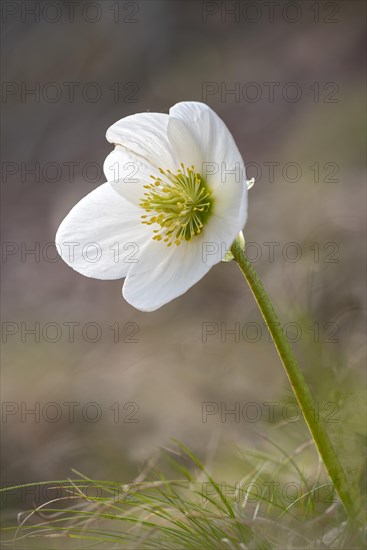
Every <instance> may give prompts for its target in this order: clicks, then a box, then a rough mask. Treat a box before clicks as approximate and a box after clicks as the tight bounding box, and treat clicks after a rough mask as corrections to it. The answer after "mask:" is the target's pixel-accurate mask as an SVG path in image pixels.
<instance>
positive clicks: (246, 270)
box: [231, 239, 356, 518]
mask: <svg viewBox="0 0 367 550" xmlns="http://www.w3.org/2000/svg"><path fill="white" fill-rule="evenodd" d="M231 252H232V254H233V256H234V259H235V260H236V262H237V263H238V265H239V267H240V269H241V271H242V273H243V275H244V276H245V279H246V281H247V282H248V284H249V286H250V288H251V290H252V293H253V295H254V297H255V300H256V302H257V304H258V306H259V308H260V311H261V313H262V315H263V317H264V320H265V322H266V325H267V327H268V330H269V332H270V334H271V336H272V338H273V340H274V344H275V346H276V349H277V351H278V354H279V357H280V359H281V361H282V363H283V366H284V368H285V371H286V373H287V375H288V378H289V381H290V383H291V386H292V389H293V392H294V395H295V396H296V399H297V401H298V404H299V406H300V408H301V410H302V413H303V416H304V418H305V420H306V422H307V425H308V427H309V430H310V432H311V434H312V437H313V440H314V442H315V444H316V447H317V449H318V451H319V453H320V456H321V458H322V460H323V462H324V464H325V467H326V469H327V471H328V474H329V476H330V478H331V480H332V482H333V484H334V487H335V489H336V491H337V492H338V495H339V497H340V500H341V501H342V503H343V505H344V507H345V509H346V511H347V513H348V514H349V516H350V517H351V518H355V517H356V512H355V509H354V502H353V499H352V498H351V497H350V494H349V491H348V485H350V484H349V483H348V479H347V476H346V474H345V471H344V469H343V467H342V465H341V463H340V461H339V458H338V455H337V452H336V451H335V449H334V447H333V446H332V444H331V441H330V438H329V436H328V433H327V431H326V429H325V425H324V424H323V422H320V420H319V419H317V418H316V415H315V411H316V407H315V402H314V400H313V397H312V394H311V392H310V390H309V388H308V386H307V383H306V381H305V379H304V376H303V374H302V372H301V370H300V369H299V367H298V365H297V361H296V358H295V356H294V353H293V351H292V349H291V347H290V345H289V343H288V341H287V339H286V338H285V336H284V333H283V330H282V328H281V325H280V322H279V320H278V317H277V314H276V313H275V311H274V308H273V306H272V304H271V302H270V299H269V297H268V295H267V293H266V290H265V289H264V287H263V285H262V283H261V281H260V279H259V277H258V275H257V273H256V271H255V270H254V268H253V267H252V265H251V263H250V262H249V260H248V258H247V257H246V255H245V252H244V250H243V243H241V241H240V240H239V239H237V240H236V241H235V242H234V243H233V245H232V247H231Z"/></svg>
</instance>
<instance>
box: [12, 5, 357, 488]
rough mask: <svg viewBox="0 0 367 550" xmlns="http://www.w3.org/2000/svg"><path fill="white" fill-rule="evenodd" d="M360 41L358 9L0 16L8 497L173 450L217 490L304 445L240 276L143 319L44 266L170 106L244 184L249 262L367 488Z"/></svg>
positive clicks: (117, 286) (101, 288)
mask: <svg viewBox="0 0 367 550" xmlns="http://www.w3.org/2000/svg"><path fill="white" fill-rule="evenodd" d="M71 4H72V3H71ZM364 21H365V4H364V3H363V2H359V1H353V0H352V1H348V2H346V1H343V2H340V1H337V2H322V1H320V2H307V1H302V2H292V3H290V2H280V3H279V2H278V3H276V2H274V3H272V2H270V3H269V2H262V1H260V2H256V3H254V2H246V1H243V2H220V1H219V2H201V1H188V0H186V1H160V0H157V1H141V0H139V1H129V2H124V1H116V2H112V1H111V2H110V1H108V0H106V1H103V2H102V1H101V2H98V1H93V2H84V1H82V2H75V3H74V7H70V4H69V3H65V2H59V1H56V2H55V1H53V2H47V1H46V2H41V3H39V2H32V1H27V2H23V1H20V2H15V1H9V2H3V3H2V31H3V32H2V65H3V76H2V109H3V117H2V136H3V145H2V194H3V201H2V205H3V249H2V270H3V286H2V295H3V299H2V319H3V334H2V341H3V344H2V345H3V366H2V392H3V394H2V399H3V410H2V412H3V425H2V428H3V429H2V432H3V445H2V451H3V456H2V465H3V480H4V482H5V483H14V482H17V483H20V482H30V481H41V480H48V479H64V478H65V477H67V476H69V475H70V473H71V468H76V469H77V470H79V471H81V472H83V473H84V474H85V475H87V476H89V477H91V478H97V479H116V480H119V481H129V480H131V479H132V478H133V477H134V476H135V475H137V473H138V472H139V471H140V469H141V467H142V465H143V464H144V463H145V462H146V461H147V460H148V459H149V458H150V457H151V456H152V455H153V454H154V453H155V451H156V449H157V448H159V447H160V446H163V447H166V446H169V445H170V444H171V443H170V440H171V438H172V437H175V438H177V439H179V440H181V441H183V442H184V443H185V444H186V445H188V446H189V447H191V448H192V449H193V450H194V451H195V452H197V453H199V454H200V456H203V457H204V458H205V459H207V460H210V459H212V460H213V461H214V460H217V461H218V462H217V463H219V462H222V463H223V464H224V465H225V466H223V473H222V474H221V475H223V476H224V477H225V476H226V475H227V474H228V475H230V474H229V473H228V472H229V471H230V464H231V457H233V456H234V455H235V453H236V448H237V447H246V446H251V447H258V448H261V447H262V446H263V445H264V439H263V435H264V434H266V436H267V437H271V438H272V439H273V440H274V441H276V442H277V444H278V445H281V446H283V447H284V448H285V449H294V448H296V447H297V446H298V445H300V444H302V443H303V442H304V441H306V440H307V439H308V434H307V431H306V429H305V427H304V425H303V423H302V421H301V420H300V419H299V418H297V413H296V412H294V411H295V410H294V409H293V410H291V409H284V404H285V403H291V402H292V398H291V394H290V390H289V385H288V381H287V379H286V377H285V374H284V372H283V370H282V366H281V364H280V362H279V360H278V358H277V355H276V352H275V350H274V346H273V345H272V343H271V342H270V341H269V336H268V335H267V332H266V330H265V327H264V325H263V322H262V319H261V317H260V315H259V312H258V310H257V307H256V305H255V303H254V300H253V298H252V296H251V294H250V291H249V289H248V288H247V286H246V284H245V283H244V281H243V279H242V276H241V273H240V272H239V270H238V268H237V267H236V265H234V264H233V263H222V264H220V265H217V266H216V267H214V268H213V269H212V270H211V271H210V273H209V274H208V275H207V276H206V277H205V278H204V279H203V280H202V281H201V282H200V283H199V284H197V285H196V286H195V287H193V288H192V289H191V290H190V291H189V292H188V293H187V294H185V295H184V296H182V297H180V298H178V299H176V300H175V301H173V302H171V303H170V304H168V305H167V306H165V307H163V308H162V309H160V310H158V311H156V312H154V313H141V312H139V311H136V310H135V309H133V308H132V307H130V306H129V304H127V303H126V302H125V301H124V300H123V299H122V296H121V286H122V281H98V280H93V279H88V278H85V277H83V276H81V275H79V274H77V273H76V272H74V271H73V270H72V269H70V268H69V267H68V266H67V265H66V264H65V263H63V262H62V260H61V259H59V258H58V257H57V255H56V251H55V248H54V245H53V240H54V235H55V233H56V230H57V228H58V226H59V224H60V222H61V221H62V219H63V218H64V217H65V215H66V214H67V213H68V212H69V210H70V209H71V207H72V206H73V205H75V204H76V202H77V201H78V200H80V199H81V198H82V197H84V196H85V195H86V194H87V193H89V192H90V191H92V190H93V189H94V188H96V187H97V186H98V185H100V184H102V183H104V181H105V180H104V176H103V174H102V171H101V167H102V165H103V161H104V159H105V157H106V156H107V154H108V153H109V152H110V151H111V145H110V144H108V143H107V141H106V140H105V132H106V130H107V128H108V127H109V126H110V125H111V124H112V123H114V122H115V121H116V120H118V119H120V118H122V117H125V116H127V115H130V114H133V113H136V112H143V111H147V110H149V111H157V112H164V113H167V112H168V110H169V108H170V106H172V105H173V104H175V103H176V102H178V101H182V100H198V101H205V102H207V103H208V104H209V105H210V106H211V107H212V108H213V109H214V110H215V111H216V112H217V113H218V114H219V115H220V116H221V117H222V118H223V120H224V121H225V123H226V124H227V126H228V127H229V129H230V131H231V132H232V134H233V136H234V138H235V140H236V142H237V144H238V147H239V149H240V151H241V153H242V154H243V158H244V160H245V162H246V164H247V165H248V177H252V176H254V177H255V178H256V183H255V185H254V187H253V188H252V189H251V191H250V192H249V218H248V222H247V225H246V228H245V231H244V233H245V238H246V241H247V243H248V254H249V256H250V258H252V259H253V262H254V265H255V267H256V269H257V270H258V272H259V274H260V276H261V278H262V280H263V282H264V284H265V285H266V287H267V289H268V291H269V293H270V295H271V297H272V299H273V302H274V305H275V307H276V309H277V310H278V313H279V315H280V318H281V320H282V322H283V323H284V324H285V325H286V328H287V331H288V332H287V334H288V337H289V338H290V339H291V341H292V342H293V345H294V348H295V351H296V354H297V357H298V358H299V361H300V364H301V366H302V368H303V370H304V372H305V375H306V377H307V380H308V381H309V382H310V385H311V387H312V390H313V392H314V394H315V398H316V400H317V401H318V403H319V406H320V414H321V416H322V417H325V416H326V417H328V420H329V421H330V422H329V428H330V431H331V433H332V435H333V438H334V439H335V441H336V443H337V445H338V447H339V449H340V453H341V454H344V456H345V459H346V460H347V462H348V464H349V467H350V471H351V472H352V473H353V472H356V471H357V470H358V468H359V466H360V464H361V460H362V458H361V456H362V455H361V440H362V439H361V438H362V436H363V418H364V413H363V410H364V409H363V408H361V407H362V397H363V393H364V384H365V380H364V366H365V348H364V341H365V340H364V333H365V326H364V318H365V275H364V273H365V236H364V235H365V198H366V197H365V173H364V164H365V96H364V84H365V83H364V71H363V68H364V65H365V60H364V57H363V55H364V54H363V52H364V37H365V23H364ZM32 251H33V252H32ZM231 330H232V333H231V332H229V331H231ZM233 331H234V332H233ZM269 402H274V403H276V405H274V407H275V409H274V410H275V415H274V417H272V416H271V415H270V414H269V406H268V405H266V403H269ZM208 403H209V405H208ZM249 403H250V404H251V403H252V404H253V405H252V409H251V405H249ZM32 410H33V411H34V412H33V413H32ZM231 410H234V411H235V413H234V414H232V415H231V414H229V411H231ZM285 411H286V412H285ZM225 472H227V474H226V473H225Z"/></svg>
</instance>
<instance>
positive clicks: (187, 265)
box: [123, 241, 220, 311]
mask: <svg viewBox="0 0 367 550" xmlns="http://www.w3.org/2000/svg"><path fill="white" fill-rule="evenodd" d="M219 261H220V260H219ZM210 267H211V266H210V265H209V264H208V263H204V262H203V261H202V250H201V245H200V242H196V243H193V241H191V242H189V243H181V244H180V245H179V246H175V245H172V247H169V248H168V247H167V246H166V245H165V243H163V242H162V241H160V242H156V241H152V242H151V243H150V244H148V245H146V246H145V248H144V249H143V250H142V252H141V255H140V257H139V263H137V264H135V266H134V267H132V268H131V270H130V271H129V273H128V276H127V278H126V280H125V283H124V286H123V295H124V298H125V300H126V301H127V302H129V303H130V304H131V305H132V306H134V307H135V308H137V309H140V310H141V311H154V310H156V309H158V308H160V307H161V306H163V305H164V304H167V303H168V302H170V301H171V300H173V299H174V298H177V297H178V296H181V294H184V293H185V292H186V291H187V290H188V289H189V288H190V287H192V286H193V285H194V284H195V283H197V282H198V281H199V280H200V279H201V278H202V277H203V276H204V275H205V274H206V273H207V272H208V271H209V269H210Z"/></svg>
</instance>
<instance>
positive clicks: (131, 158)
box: [103, 145, 161, 206]
mask: <svg viewBox="0 0 367 550" xmlns="http://www.w3.org/2000/svg"><path fill="white" fill-rule="evenodd" d="M103 170H104V173H105V176H106V179H107V180H108V181H109V183H110V184H111V185H112V187H113V188H114V190H115V191H116V192H117V193H119V195H121V196H122V197H123V198H124V199H126V200H128V201H130V202H131V203H133V204H135V205H136V206H139V203H140V201H141V199H142V198H143V195H144V191H145V190H144V185H146V184H147V183H152V179H151V176H154V177H159V176H160V175H161V174H160V172H159V171H158V170H157V168H156V167H155V166H153V165H152V164H150V163H148V162H147V161H145V160H144V159H142V158H141V157H138V156H136V155H134V154H133V153H131V152H129V151H127V150H126V149H123V148H122V147H121V146H119V145H118V146H117V147H116V148H115V149H114V150H113V151H112V152H111V153H110V154H109V155H108V156H107V158H106V160H105V162H104V165H103Z"/></svg>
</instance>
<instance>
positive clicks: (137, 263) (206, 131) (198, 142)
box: [56, 102, 247, 311]
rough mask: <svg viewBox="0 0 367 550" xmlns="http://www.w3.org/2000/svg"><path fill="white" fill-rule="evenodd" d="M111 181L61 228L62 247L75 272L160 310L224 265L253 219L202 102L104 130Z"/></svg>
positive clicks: (230, 150)
mask: <svg viewBox="0 0 367 550" xmlns="http://www.w3.org/2000/svg"><path fill="white" fill-rule="evenodd" d="M107 140H108V141H109V142H110V143H112V144H114V145H115V149H114V150H113V151H112V152H111V153H110V154H109V155H108V157H107V159H106V161H105V163H104V172H105V176H106V180H107V183H104V184H103V185H101V186H100V187H98V188H97V189H95V190H94V191H92V192H91V193H89V195H87V196H86V197H84V198H83V199H82V200H81V201H80V202H79V203H78V204H77V205H76V206H74V208H73V209H72V210H71V212H70V213H69V214H68V215H67V217H66V218H65V219H64V221H63V222H62V223H61V225H60V228H59V230H58V232H57V235H56V244H57V247H58V250H59V253H60V254H61V257H62V258H63V259H64V260H65V262H66V263H68V264H69V265H70V266H71V267H73V268H74V269H75V270H76V271H78V272H79V273H82V274H83V275H86V276H87V277H94V278H97V279H120V278H123V277H126V280H125V283H124V285H123V295H124V298H125V299H126V300H127V301H128V302H129V303H130V304H131V305H133V306H134V307H136V308H137V309H140V310H142V311H152V310H155V309H157V308H159V307H161V306H162V305H164V304H166V303H167V302H169V301H171V300H172V299H174V298H176V297H177V296H180V295H181V294H183V293H184V292H186V291H187V290H188V289H189V288H190V287H191V286H192V285H194V284H195V283H197V282H198V281H199V280H200V279H201V278H202V277H203V276H204V275H205V274H206V273H207V272H208V271H209V269H210V268H211V267H212V266H213V265H214V264H216V263H218V262H220V261H221V260H222V259H223V258H224V257H225V255H226V252H227V251H228V250H229V249H230V247H231V245H232V243H233V241H234V240H235V238H236V237H237V235H238V234H239V232H240V231H241V230H242V228H243V226H244V225H245V222H246V217H247V185H246V172H245V165H244V162H243V160H242V157H241V154H240V152H239V150H238V148H237V146H236V143H235V141H234V139H233V137H232V135H231V133H230V132H229V130H228V128H227V127H226V125H225V124H224V122H223V121H222V120H221V119H220V118H219V117H218V116H217V115H216V114H215V113H214V111H212V109H210V107H208V106H207V105H205V104H203V103H197V102H183V103H178V104H176V105H175V106H174V107H172V108H171V109H170V111H169V114H163V113H150V112H148V113H139V114H136V115H132V116H128V117H126V118H123V119H122V120H119V121H118V122H116V123H115V124H113V126H111V127H110V128H109V129H108V131H107Z"/></svg>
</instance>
